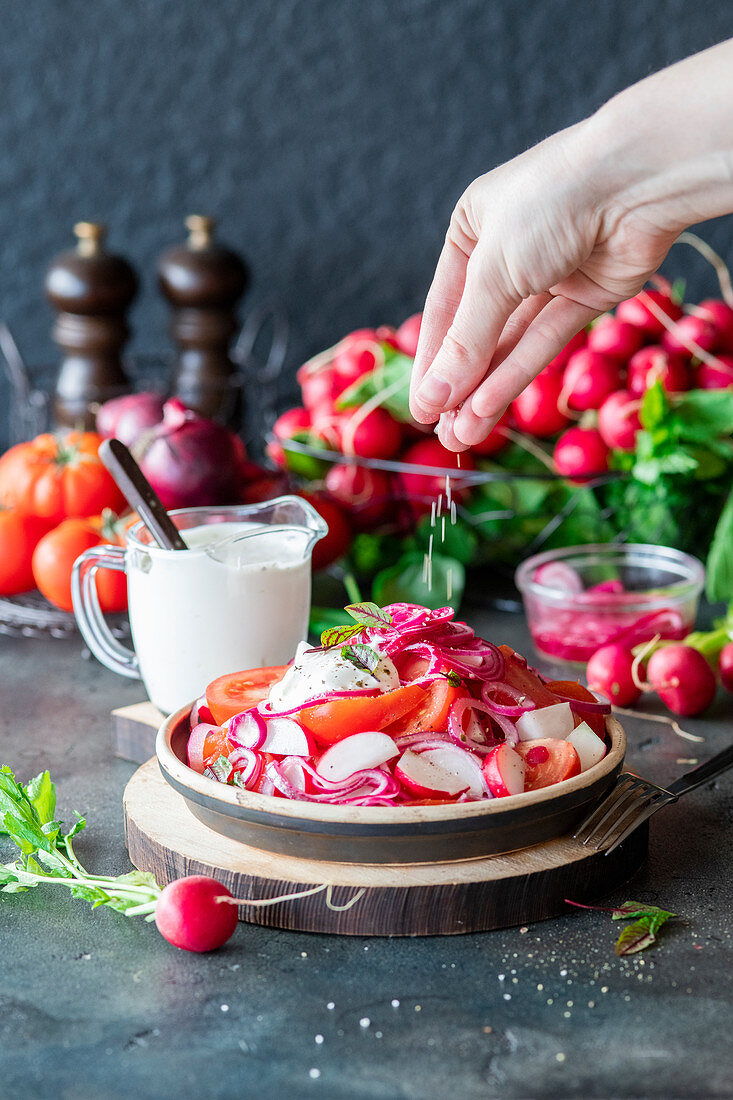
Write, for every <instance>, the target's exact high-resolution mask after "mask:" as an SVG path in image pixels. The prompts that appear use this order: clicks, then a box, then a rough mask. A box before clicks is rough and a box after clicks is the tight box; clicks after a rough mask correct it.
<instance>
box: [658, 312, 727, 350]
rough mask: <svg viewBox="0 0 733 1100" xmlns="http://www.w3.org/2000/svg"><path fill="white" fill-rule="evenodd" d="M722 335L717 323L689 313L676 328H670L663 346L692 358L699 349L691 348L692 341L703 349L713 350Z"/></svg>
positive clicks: (663, 338)
mask: <svg viewBox="0 0 733 1100" xmlns="http://www.w3.org/2000/svg"><path fill="white" fill-rule="evenodd" d="M719 339H720V335H719V333H718V329H717V327H716V325H714V324H713V322H712V321H709V320H707V319H706V318H705V317H702V316H700V315H698V314H694V313H689V314H688V315H687V316H686V317H682V318H680V320H679V321H677V323H676V324H675V326H674V328H672V329H668V330H667V331H666V332H665V334H664V336H663V337H662V347H663V348H664V349H665V351H671V352H674V353H676V354H677V355H684V356H685V357H686V358H688V359H689V358H690V357H691V356H693V355H697V349H696V348H691V347H690V343H694V344H697V346H698V347H700V348H702V350H703V351H712V349H713V348H714V347H715V346H716V345H717V343H718V340H719Z"/></svg>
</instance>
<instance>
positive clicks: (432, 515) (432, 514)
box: [430, 501, 436, 527]
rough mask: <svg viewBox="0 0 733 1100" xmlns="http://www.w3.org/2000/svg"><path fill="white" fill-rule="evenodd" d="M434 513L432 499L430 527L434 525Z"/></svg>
mask: <svg viewBox="0 0 733 1100" xmlns="http://www.w3.org/2000/svg"><path fill="white" fill-rule="evenodd" d="M435 513H436V508H435V501H433V503H432V504H431V505H430V526H431V527H435V518H436V516H435Z"/></svg>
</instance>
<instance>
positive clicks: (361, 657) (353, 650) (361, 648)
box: [341, 643, 379, 672]
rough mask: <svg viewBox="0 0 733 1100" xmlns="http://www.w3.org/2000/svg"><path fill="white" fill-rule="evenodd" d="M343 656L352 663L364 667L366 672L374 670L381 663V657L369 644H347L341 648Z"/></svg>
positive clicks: (360, 667)
mask: <svg viewBox="0 0 733 1100" xmlns="http://www.w3.org/2000/svg"><path fill="white" fill-rule="evenodd" d="M341 656H342V657H343V658H344V660H345V661H351V663H352V665H356V667H357V668H359V669H363V670H364V672H374V670H375V668H376V667H377V665H378V664H379V657H378V655H377V654H376V653H375V652H374V650H373V649H371V648H370V647H369V646H368V645H363V644H361V643H357V645H345V646H344V647H343V649H342V650H341Z"/></svg>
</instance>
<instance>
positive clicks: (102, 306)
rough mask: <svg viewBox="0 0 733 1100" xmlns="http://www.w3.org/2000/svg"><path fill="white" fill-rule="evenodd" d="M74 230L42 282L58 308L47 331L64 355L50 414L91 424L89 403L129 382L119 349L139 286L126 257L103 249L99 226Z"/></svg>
mask: <svg viewBox="0 0 733 1100" xmlns="http://www.w3.org/2000/svg"><path fill="white" fill-rule="evenodd" d="M74 233H75V234H76V236H77V238H78V244H77V246H76V248H75V249H74V250H72V251H70V252H64V253H62V254H61V255H60V256H57V257H56V259H55V260H53V261H52V263H51V266H50V267H49V269H48V272H47V273H46V279H45V284H44V285H45V291H46V296H47V297H48V299H49V300H50V302H51V304H52V305H53V306H54V307H55V309H57V310H58V311H59V312H58V317H57V318H56V323H55V325H54V327H53V333H52V335H53V339H54V340H55V342H56V343H57V344H58V345H59V347H60V348H61V349H62V351H63V353H64V354H63V359H62V361H61V368H60V371H59V375H58V378H57V380H56V388H55V393H54V401H53V412H54V419H55V420H56V422H57V423H58V424H61V425H64V426H66V427H71V428H76V427H84V428H93V427H94V417H95V409H94V406H96V405H97V404H101V402H103V401H106V400H107V399H108V398H110V397H116V396H117V395H118V394H120V393H124V392H125V391H126V390H128V389H129V386H130V384H129V382H128V380H127V378H126V376H125V372H124V369H123V366H122V359H121V352H122V348H123V346H124V344H125V341H126V340H127V338H128V336H129V335H130V330H129V328H128V327H127V321H126V317H125V312H126V310H127V308H128V306H129V305H130V303H131V302H132V300H133V298H134V297H135V293H136V291H137V285H138V284H137V276H136V275H135V272H134V271H133V270H132V268H131V267H130V265H129V264H128V263H127V261H126V260H124V259H123V258H122V257H121V256H113V255H111V254H110V253H109V252H106V251H105V250H104V248H103V241H104V237H105V233H106V229H105V227H104V226H103V225H97V224H94V223H92V222H79V223H78V224H77V225H75V226H74Z"/></svg>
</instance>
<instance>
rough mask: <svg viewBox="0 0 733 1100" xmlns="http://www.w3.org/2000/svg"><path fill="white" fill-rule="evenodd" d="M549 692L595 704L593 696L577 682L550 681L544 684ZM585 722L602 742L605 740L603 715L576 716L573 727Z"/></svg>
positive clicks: (604, 719)
mask: <svg viewBox="0 0 733 1100" xmlns="http://www.w3.org/2000/svg"><path fill="white" fill-rule="evenodd" d="M545 687H546V688H548V689H549V690H550V691H557V692H559V694H560V695H567V696H569V697H570V698H571V699H580V700H581V701H583V700H585V702H587V703H597V702H598V700H597V699H596V697H595V695H593V694H592V692H590V691H588V688H586V687H583V685H582V684H579V683H578V681H577V680H550V681H549V682H548V683H546V684H545ZM581 722H587V723H588V725H589V726H590V728H591V729H592V730H593V732H594V733H595V734H597V736H598V737H600V739H601V740H602V741H605V740H606V718H605V715H603V714H576V715H575V725H576V726H579V725H580V723H581Z"/></svg>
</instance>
